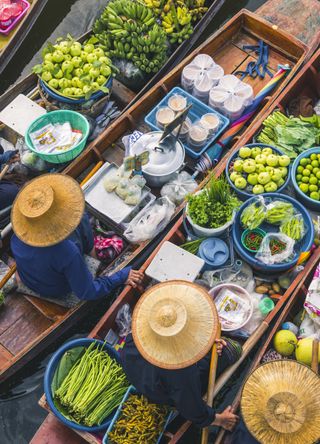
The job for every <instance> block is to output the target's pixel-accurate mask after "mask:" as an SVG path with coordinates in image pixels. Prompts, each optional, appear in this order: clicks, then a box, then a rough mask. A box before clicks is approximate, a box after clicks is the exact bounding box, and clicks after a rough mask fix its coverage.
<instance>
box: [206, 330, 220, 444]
mask: <svg viewBox="0 0 320 444" xmlns="http://www.w3.org/2000/svg"><path fill="white" fill-rule="evenodd" d="M220 336H221V326H220V323H219V327H218V333H217V339H220ZM217 364H218V353H217V344H216V343H214V344H213V347H212V353H211V362H210V371H209V382H208V391H207V404H208V406H210V407H212V403H213V396H214V394H213V392H214V384H215V379H216V372H217ZM208 438H209V429H208V427H205V428H204V429H202V436H201V444H207V443H208Z"/></svg>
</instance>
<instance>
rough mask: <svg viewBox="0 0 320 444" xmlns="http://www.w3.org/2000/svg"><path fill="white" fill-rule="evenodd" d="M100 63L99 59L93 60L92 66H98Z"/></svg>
mask: <svg viewBox="0 0 320 444" xmlns="http://www.w3.org/2000/svg"><path fill="white" fill-rule="evenodd" d="M101 65H102V63H101V62H99V60H95V61H94V62H93V63H92V66H93V67H94V68H100V66H101Z"/></svg>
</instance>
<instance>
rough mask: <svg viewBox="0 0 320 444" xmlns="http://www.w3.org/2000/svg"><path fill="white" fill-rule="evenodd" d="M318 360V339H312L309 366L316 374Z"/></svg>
mask: <svg viewBox="0 0 320 444" xmlns="http://www.w3.org/2000/svg"><path fill="white" fill-rule="evenodd" d="M318 362H319V341H318V340H317V339H314V340H313V343H312V361H311V368H312V370H313V371H314V372H315V373H317V374H318V368H319V365H318Z"/></svg>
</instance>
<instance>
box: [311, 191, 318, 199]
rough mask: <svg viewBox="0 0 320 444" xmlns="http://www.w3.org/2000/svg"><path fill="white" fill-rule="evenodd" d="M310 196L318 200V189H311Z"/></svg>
mask: <svg viewBox="0 0 320 444" xmlns="http://www.w3.org/2000/svg"><path fill="white" fill-rule="evenodd" d="M310 197H311V199H313V200H319V199H320V195H319V193H318V191H312V193H311V194H310Z"/></svg>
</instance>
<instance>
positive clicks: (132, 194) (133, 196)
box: [124, 181, 142, 205]
mask: <svg viewBox="0 0 320 444" xmlns="http://www.w3.org/2000/svg"><path fill="white" fill-rule="evenodd" d="M141 191H142V190H141V188H140V187H139V186H138V185H135V184H132V183H131V181H129V187H128V194H127V197H126V198H125V200H124V201H125V203H126V204H127V205H138V203H139V202H140V200H141V194H142V192H141Z"/></svg>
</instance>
